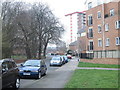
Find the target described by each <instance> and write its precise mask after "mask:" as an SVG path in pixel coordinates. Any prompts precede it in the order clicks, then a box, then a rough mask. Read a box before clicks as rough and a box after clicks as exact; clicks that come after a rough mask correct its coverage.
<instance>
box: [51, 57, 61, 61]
mask: <svg viewBox="0 0 120 90" xmlns="http://www.w3.org/2000/svg"><path fill="white" fill-rule="evenodd" d="M52 60H60V57H53V58H52Z"/></svg>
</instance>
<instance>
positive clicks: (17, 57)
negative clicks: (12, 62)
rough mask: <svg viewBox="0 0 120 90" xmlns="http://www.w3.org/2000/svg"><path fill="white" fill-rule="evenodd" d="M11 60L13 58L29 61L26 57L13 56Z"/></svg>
mask: <svg viewBox="0 0 120 90" xmlns="http://www.w3.org/2000/svg"><path fill="white" fill-rule="evenodd" d="M11 58H13V59H27V57H26V56H21V55H14V56H11Z"/></svg>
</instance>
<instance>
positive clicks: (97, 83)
mask: <svg viewBox="0 0 120 90" xmlns="http://www.w3.org/2000/svg"><path fill="white" fill-rule="evenodd" d="M65 88H118V71H112V70H82V69H81V70H80V69H79V70H75V72H74V74H73V76H72V78H71V79H70V81H69V82H68V83H67V84H66V85H65Z"/></svg>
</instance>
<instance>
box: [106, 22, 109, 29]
mask: <svg viewBox="0 0 120 90" xmlns="http://www.w3.org/2000/svg"><path fill="white" fill-rule="evenodd" d="M108 30H109V24H108V23H107V24H105V31H108Z"/></svg>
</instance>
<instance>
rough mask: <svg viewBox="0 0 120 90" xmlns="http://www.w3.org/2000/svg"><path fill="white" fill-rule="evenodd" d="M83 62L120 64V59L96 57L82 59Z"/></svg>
mask: <svg viewBox="0 0 120 90" xmlns="http://www.w3.org/2000/svg"><path fill="white" fill-rule="evenodd" d="M80 61H81V62H89V63H99V64H117V65H118V64H119V65H120V59H113V58H102V59H101V58H94V59H80Z"/></svg>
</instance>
